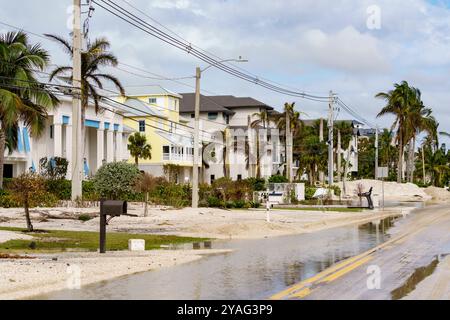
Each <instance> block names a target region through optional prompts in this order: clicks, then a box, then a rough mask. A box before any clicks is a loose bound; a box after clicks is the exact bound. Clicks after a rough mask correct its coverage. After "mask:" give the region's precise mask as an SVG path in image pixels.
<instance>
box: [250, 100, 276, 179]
mask: <svg viewBox="0 0 450 320" xmlns="http://www.w3.org/2000/svg"><path fill="white" fill-rule="evenodd" d="M253 116H256V117H257V118H258V119H256V120H254V121H253V122H252V123H251V125H250V126H251V128H252V129H257V130H256V178H261V158H262V156H263V155H262V154H261V152H260V151H261V150H260V149H261V147H260V146H261V141H260V134H259V132H258V131H259V130H258V128H259V127H260V126H262V128H263V129H264V130H266V129H267V126H268V125H269V124H270V121H271V120H272V119H273V117H272V116H271V115H270V114H269V112H268V111H267V109H264V110H262V111H261V112H257V113H254V114H253Z"/></svg>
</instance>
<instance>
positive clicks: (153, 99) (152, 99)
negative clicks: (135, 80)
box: [148, 98, 158, 104]
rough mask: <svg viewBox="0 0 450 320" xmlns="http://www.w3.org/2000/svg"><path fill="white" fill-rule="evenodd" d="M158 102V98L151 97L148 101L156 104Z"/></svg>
mask: <svg viewBox="0 0 450 320" xmlns="http://www.w3.org/2000/svg"><path fill="white" fill-rule="evenodd" d="M157 102H158V100H156V98H149V99H148V103H150V104H156V103H157Z"/></svg>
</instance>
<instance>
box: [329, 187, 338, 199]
mask: <svg viewBox="0 0 450 320" xmlns="http://www.w3.org/2000/svg"><path fill="white" fill-rule="evenodd" d="M330 189H331V190H333V191H334V195H335V196H337V197H340V196H341V188H339V187H338V186H336V185H333V186H331V187H330Z"/></svg>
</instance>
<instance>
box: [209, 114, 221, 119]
mask: <svg viewBox="0 0 450 320" xmlns="http://www.w3.org/2000/svg"><path fill="white" fill-rule="evenodd" d="M218 116H219V113H217V112H208V120H216V119H217V117H218Z"/></svg>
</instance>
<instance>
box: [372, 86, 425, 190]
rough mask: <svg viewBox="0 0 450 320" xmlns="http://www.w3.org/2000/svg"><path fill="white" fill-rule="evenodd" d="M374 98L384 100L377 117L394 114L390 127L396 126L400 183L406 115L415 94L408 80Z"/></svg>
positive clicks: (398, 180)
mask: <svg viewBox="0 0 450 320" xmlns="http://www.w3.org/2000/svg"><path fill="white" fill-rule="evenodd" d="M375 97H376V98H379V99H383V100H385V101H386V106H385V107H384V108H382V109H381V111H380V113H378V115H377V117H382V116H384V115H387V114H392V115H394V116H395V121H394V123H393V125H392V129H395V128H397V132H396V140H397V142H398V154H399V156H398V165H397V170H398V174H397V182H398V183H401V182H402V180H403V156H404V149H405V142H406V140H405V138H406V137H407V130H408V129H407V116H408V111H409V108H410V106H411V105H413V104H415V103H416V101H415V99H416V97H417V96H416V95H415V93H414V92H413V91H412V90H411V88H410V86H409V84H408V82H406V81H403V82H402V83H400V84H398V83H396V84H394V90H390V91H388V92H380V93H378V94H377V95H375Z"/></svg>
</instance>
